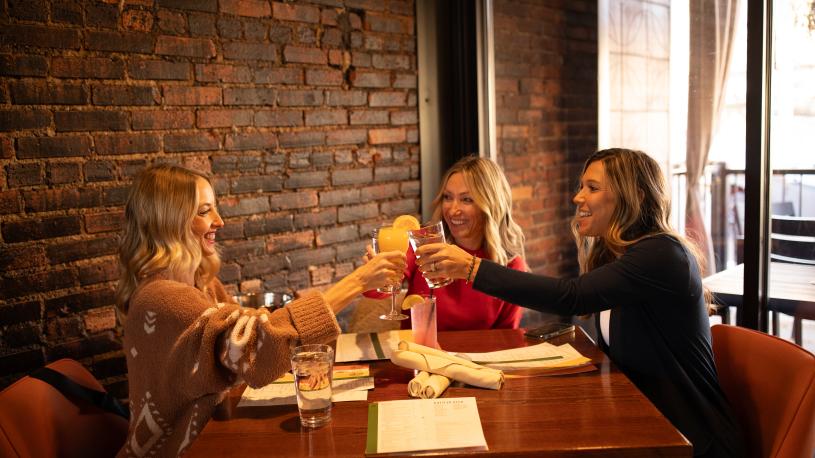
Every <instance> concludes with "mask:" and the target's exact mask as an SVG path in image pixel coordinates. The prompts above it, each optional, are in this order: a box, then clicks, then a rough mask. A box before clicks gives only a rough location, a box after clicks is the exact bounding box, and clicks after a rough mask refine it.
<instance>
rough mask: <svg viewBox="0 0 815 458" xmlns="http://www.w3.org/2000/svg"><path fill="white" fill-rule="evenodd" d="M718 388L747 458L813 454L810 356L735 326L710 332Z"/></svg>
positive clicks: (814, 382)
mask: <svg viewBox="0 0 815 458" xmlns="http://www.w3.org/2000/svg"><path fill="white" fill-rule="evenodd" d="M711 333H712V338H713V355H714V359H715V361H716V369H717V371H718V373H719V383H720V384H721V386H722V389H723V390H724V392H725V394H726V395H727V398H728V400H729V401H730V405H731V407H732V408H733V411H734V413H735V415H736V417H737V419H738V420H739V421H740V423H741V425H742V428H743V430H744V436H745V439H746V440H747V442H748V443H747V447H746V448H747V449H748V450H750V452H751V453H752V456H756V457H775V458H792V457H806V458H811V457H812V456H813V452H815V355H813V354H812V353H810V352H808V351H806V350H804V349H803V348H801V347H799V346H797V345H794V344H792V343H790V342H787V341H786V340H782V339H779V338H777V337H773V336H770V335H767V334H764V333H761V332H758V331H753V330H751V329H746V328H740V327H737V326H728V325H721V324H720V325H715V326H713V327H712V328H711Z"/></svg>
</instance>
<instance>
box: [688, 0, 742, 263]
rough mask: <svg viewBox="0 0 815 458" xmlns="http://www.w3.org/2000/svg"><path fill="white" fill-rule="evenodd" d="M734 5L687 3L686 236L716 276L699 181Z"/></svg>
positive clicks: (713, 0)
mask: <svg viewBox="0 0 815 458" xmlns="http://www.w3.org/2000/svg"><path fill="white" fill-rule="evenodd" d="M737 16H738V0H690V72H689V86H688V146H687V148H688V149H687V158H686V165H687V196H686V197H687V200H686V202H687V206H686V211H685V235H687V236H688V238H690V239H691V240H692V241H694V242H695V243H696V245H697V247H698V248H699V251H700V252H701V253H702V254H703V255H704V256H705V262H704V265H705V266H706V268H707V272H705V273H704V274H705V275H707V274H711V273H714V272H715V271H716V269H715V266H716V264H715V260H714V258H713V248H712V244H711V240H710V234H709V232H708V230H707V229H706V228H705V220H704V215H703V214H702V209H701V202H702V201H703V198H702V193H703V192H704V190H703V189H701V186H700V184H701V182H700V181H701V178H702V176H703V174H704V172H705V164H706V163H707V157H708V152H709V150H710V144H711V139H712V137H713V134H714V133H715V132H716V123H717V121H718V118H719V110H720V109H721V107H722V105H723V103H724V83H725V80H726V79H727V72H728V66H729V63H730V53H731V51H732V49H733V37H734V35H735V25H736V17H737Z"/></svg>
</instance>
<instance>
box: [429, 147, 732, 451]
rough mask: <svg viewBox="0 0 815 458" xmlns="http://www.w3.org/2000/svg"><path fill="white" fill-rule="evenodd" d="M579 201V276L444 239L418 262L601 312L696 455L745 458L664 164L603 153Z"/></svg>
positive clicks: (609, 335)
mask: <svg viewBox="0 0 815 458" xmlns="http://www.w3.org/2000/svg"><path fill="white" fill-rule="evenodd" d="M574 203H575V205H576V206H577V209H576V212H575V218H574V220H573V227H572V229H573V233H574V235H575V239H576V242H577V247H578V257H579V261H580V270H581V275H580V276H579V277H577V278H573V279H557V278H551V277H545V276H541V275H534V274H531V273H526V272H521V271H517V270H511V269H507V268H505V267H502V266H500V265H498V264H495V263H492V262H490V261H488V260H482V259H478V258H475V257H473V256H471V255H469V254H468V253H466V252H464V251H463V250H461V249H459V248H457V247H456V246H454V245H443V244H435V245H426V246H424V247H421V248H419V250H418V252H417V255H419V260H418V263H419V266H420V269H421V270H422V272H424V273H425V274H426V275H427V276H429V277H431V278H442V277H452V278H454V279H455V278H463V279H466V280H467V281H472V282H473V287H474V288H475V289H476V290H479V291H482V292H484V293H487V294H490V295H493V296H496V297H499V298H501V299H503V300H505V301H508V302H512V303H514V304H519V305H522V306H525V307H529V308H532V309H535V310H540V311H544V312H550V313H557V314H560V315H584V314H589V313H598V314H599V317H598V318H599V319H598V320H597V322H598V328H599V329H598V334H599V335H600V338H599V339H598V340H599V341H600V346H601V348H602V349H603V350H604V351H605V352H606V353H607V354H608V355H609V357H610V358H611V360H612V361H614V363H615V364H616V365H617V366H619V367H620V369H621V370H623V372H625V374H626V375H627V376H628V377H629V378H630V379H631V380H632V381H633V382H634V383H635V384H636V385H637V387H638V388H639V389H640V390H641V391H642V392H643V393H644V394H645V395H646V396H648V398H649V399H650V400H651V401H652V402H653V403H654V405H656V407H657V408H658V409H660V411H661V412H662V413H663V414H664V415H665V416H666V417H667V418H668V419H669V420H670V421H671V422H672V423H673V424H674V425H675V426H676V427H677V429H679V430H680V431H681V432H682V433H683V434H684V435H685V436H686V437H687V438H688V439H689V440H690V441H691V443H692V444H693V449H694V455H696V456H743V455H744V448H743V441H742V436H741V431H740V428H739V426H738V424H737V422H736V421H735V419H734V417H733V415H732V412H731V410H730V408H729V406H728V403H727V400H726V398H725V396H724V393H723V392H722V390H721V388H720V387H719V382H718V377H717V375H716V366H715V364H714V362H713V351H712V349H711V345H710V325H709V322H708V308H707V303H708V302H709V301H708V300H706V299H707V298H706V291H705V289H704V287H703V286H702V279H701V275H700V263H699V260H698V258H697V255H696V253H695V251H694V249H693V247H692V246H691V245H689V244H688V243H687V242H686V241H685V240H684V239H683V238H682V237H681V236H679V235H678V234H677V233H676V232H674V231H673V230H672V229H671V227H670V224H669V214H670V208H671V205H670V199H669V197H668V194H667V193H666V191H665V180H664V178H663V175H662V171H661V170H660V168H659V165H658V164H657V163H656V161H654V160H653V159H651V158H650V157H649V156H647V155H646V154H645V153H642V152H639V151H632V150H627V149H608V150H602V151H598V152H597V153H595V154H593V155H592V156H591V157H590V158H589V159H588V160H587V161H586V163H585V165H584V167H583V172H582V175H581V179H580V187H579V191H578V193H577V195H575V197H574Z"/></svg>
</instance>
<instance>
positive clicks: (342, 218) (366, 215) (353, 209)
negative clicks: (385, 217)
mask: <svg viewBox="0 0 815 458" xmlns="http://www.w3.org/2000/svg"><path fill="white" fill-rule="evenodd" d="M377 216H379V207H378V206H377V204H375V203H369V204H362V205H349V206H347V207H340V208H339V211H338V212H337V220H338V221H339V222H340V223H347V222H350V221H359V220H365V219H371V218H376V217H377Z"/></svg>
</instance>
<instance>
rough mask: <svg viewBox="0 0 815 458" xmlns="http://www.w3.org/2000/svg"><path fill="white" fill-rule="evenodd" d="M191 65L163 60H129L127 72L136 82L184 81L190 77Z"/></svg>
mask: <svg viewBox="0 0 815 458" xmlns="http://www.w3.org/2000/svg"><path fill="white" fill-rule="evenodd" d="M190 68H191V64H189V63H185V62H166V61H163V60H131V61H128V63H127V72H128V73H129V74H130V77H131V78H135V79H138V80H186V79H188V78H189V77H190Z"/></svg>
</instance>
